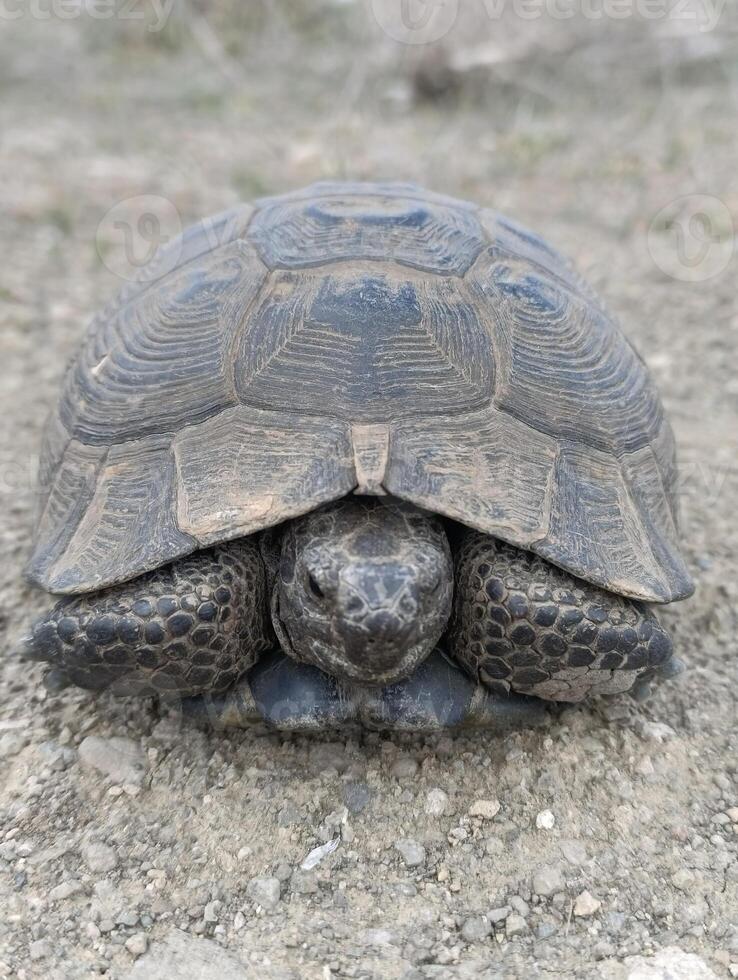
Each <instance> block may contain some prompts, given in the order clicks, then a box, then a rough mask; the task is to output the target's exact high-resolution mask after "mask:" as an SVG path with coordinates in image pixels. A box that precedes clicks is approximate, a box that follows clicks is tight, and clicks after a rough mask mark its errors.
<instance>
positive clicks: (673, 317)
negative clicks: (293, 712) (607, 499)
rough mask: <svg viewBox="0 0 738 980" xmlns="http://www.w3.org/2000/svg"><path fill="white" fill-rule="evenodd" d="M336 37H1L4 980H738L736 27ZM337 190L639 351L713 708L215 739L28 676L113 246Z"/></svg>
mask: <svg viewBox="0 0 738 980" xmlns="http://www.w3.org/2000/svg"><path fill="white" fill-rule="evenodd" d="M26 9H27V8H26V7H23V8H22V10H23V11H26ZM152 9H153V8H152ZM307 10H308V8H307V5H305V6H303V4H302V3H296V4H293V5H290V6H289V7H288V6H287V5H286V4H284V5H282V4H268V3H262V4H254V5H253V6H252V5H248V6H246V5H244V8H243V9H241V8H238V7H236V8H231V7H230V6H229V5H228V4H225V5H222V6H220V5H219V6H218V7H217V9H216V8H210V7H209V6H208V5H207V4H199V5H197V6H194V5H193V6H192V7H189V6H187V7H185V6H184V5H183V6H182V8H181V10H180V9H179V8H178V13H177V14H176V15H173V16H172V18H171V21H170V23H168V25H167V27H166V29H165V30H163V31H160V32H156V31H147V30H146V26H145V25H144V24H142V23H140V22H138V21H130V20H123V19H121V18H118V19H116V20H111V21H99V20H93V19H92V18H91V17H90V16H88V15H86V14H84V11H83V10H82V8H80V11H82V12H80V11H78V13H79V16H78V17H77V18H76V19H68V20H60V19H55V18H53V17H52V18H51V19H50V20H40V19H38V18H34V17H33V16H31V15H30V14H29V13H22V16H20V17H19V18H18V19H16V20H13V21H12V22H9V21H7V20H5V19H3V21H2V22H1V23H0V86H1V87H2V93H3V97H2V99H0V134H2V145H3V150H2V156H1V157H0V203H1V207H0V240H1V241H2V245H3V261H2V263H1V264H0V323H1V325H2V331H1V332H0V349H1V351H2V362H1V363H0V371H1V372H2V386H1V390H0V499H1V502H2V507H0V549H1V551H0V555H1V560H0V616H1V625H2V629H3V638H4V644H5V649H6V652H7V656H6V657H5V658H4V660H3V663H2V674H1V678H0V683H1V684H2V695H1V703H2V710H1V713H0V758H2V765H1V767H0V786H1V787H2V788H1V790H0V976H12V977H18V978H20V980H24V978H31V977H44V978H67V977H74V978H77V977H92V976H98V975H105V976H109V977H114V978H127V977H130V978H152V977H153V978H157V977H164V978H169V977H189V976H191V977H199V978H205V980H208V978H211V977H212V978H215V977H217V978H218V980H230V978H235V977H254V978H259V980H261V978H275V980H276V978H280V980H281V978H285V980H286V978H295V980H297V978H303V977H304V978H308V980H313V978H315V980H329V978H331V977H355V978H390V980H391V978H404V980H424V978H445V977H450V978H455V977H458V978H466V977H485V978H504V980H507V978H516V977H525V978H528V977H545V978H550V977H586V978H589V977H598V978H599V977H602V978H605V980H626V978H630V980H635V978H638V980H644V978H647V980H659V978H661V980H665V978H667V977H668V978H671V980H700V978H712V977H728V976H733V977H735V976H738V895H737V891H738V768H737V764H736V729H735V720H736V685H737V683H738V658H736V656H735V646H736V640H735V633H736V618H737V616H736V608H737V602H738V585H737V584H736V581H735V578H734V575H733V571H734V567H735V556H736V551H737V550H738V548H737V546H738V533H737V531H736V519H735V506H734V503H735V499H736V498H735V493H736V483H737V482H738V481H737V479H736V463H735V460H736V449H738V445H737V444H738V426H737V425H736V421H737V413H736V400H737V397H738V383H737V382H736V376H735V369H736V349H735V348H736V344H735V338H736V330H737V329H738V308H737V306H736V298H735V286H734V283H735V273H736V261H738V260H737V259H736V257H735V256H734V255H732V219H731V215H732V216H733V219H734V218H735V217H736V216H738V175H737V172H736V166H735V152H736V143H735V112H736V99H735V88H734V83H735V77H734V76H735V72H736V68H735V66H736V64H737V63H738V59H736V57H735V55H736V51H735V44H734V42H733V40H732V34H731V32H730V30H729V27H730V24H729V23H726V24H724V25H722V26H719V27H718V28H717V29H716V30H713V31H711V32H699V31H697V32H692V33H686V34H685V33H684V32H682V31H681V27H683V26H684V25H683V24H682V25H681V26H680V24H677V23H667V22H659V23H656V24H655V25H650V24H649V25H644V24H642V23H641V24H638V25H636V24H626V25H624V26H622V25H619V24H617V23H612V22H611V23H608V24H607V26H604V25H598V24H595V23H594V22H586V23H585V22H583V21H582V22H581V23H580V20H575V21H571V22H567V21H563V22H561V21H557V22H553V23H546V22H545V20H544V21H535V22H526V21H524V20H522V19H520V18H518V19H517V20H515V19H512V20H511V19H510V18H507V19H505V20H504V22H500V23H499V24H498V25H497V26H496V29H495V31H492V30H491V28H490V21H489V20H485V21H484V22H483V23H482V24H481V25H479V24H477V27H478V28H479V30H478V31H476V32H475V30H474V29H473V27H474V25H473V24H471V26H470V23H469V22H467V21H460V22H459V24H458V29H457V30H456V31H455V32H454V31H451V32H450V33H449V34H448V36H447V37H445V38H444V39H443V41H442V42H437V43H435V44H430V45H425V46H422V49H419V48H415V47H408V46H404V45H400V44H397V43H396V42H394V41H392V40H391V39H390V38H388V37H387V36H386V35H385V34H382V32H381V31H380V30H379V28H378V26H377V23H376V22H375V21H373V20H371V19H370V18H369V16H368V14H367V9H366V5H363V4H358V3H357V4H351V3H343V4H338V3H335V4H333V5H331V4H327V3H316V4H313V5H311V12H310V13H308V12H307ZM182 11H187V13H186V14H185V13H183V12H182ZM729 15H731V10H730V9H729V10H727V11H726V12H725V14H724V17H725V19H726V21H729V20H730V17H729ZM150 23H151V21H149V25H150ZM677 27H679V30H677ZM481 28H484V30H485V31H486V34H485V35H484V36H483V35H482V34H481ZM647 28H648V29H647ZM605 32H607V34H606V33H605ZM481 41H484V42H485V44H486V47H485V45H484V44H482V45H481V48H480V44H479V43H478V42H481ZM493 41H494V45H493V44H492V42H493ZM472 42H474V43H472ZM325 176H339V177H342V176H352V177H359V178H376V177H394V178H410V179H415V180H418V181H420V182H422V183H424V184H426V185H428V186H431V187H433V188H434V189H437V190H441V191H445V192H448V193H451V194H458V195H461V196H466V197H470V198H473V199H476V200H478V201H480V202H482V203H485V204H488V205H490V206H493V207H496V208H498V209H500V210H502V211H505V212H508V213H510V214H512V215H514V216H515V217H517V218H518V219H519V220H522V221H524V222H525V223H527V224H529V225H531V226H533V227H535V228H536V229H537V230H539V231H540V232H542V233H543V234H545V235H546V236H547V237H548V238H550V239H551V240H552V241H554V242H555V243H556V244H558V245H559V246H560V247H561V248H562V249H563V250H564V251H566V252H568V253H569V254H570V255H571V256H572V257H573V258H574V259H575V260H576V261H577V263H578V265H579V267H580V269H581V270H582V271H583V272H584V273H585V274H586V275H587V276H588V277H589V278H590V279H591V281H592V282H593V284H594V285H595V286H596V287H597V288H598V289H599V290H600V291H601V292H602V294H603V295H604V296H605V297H606V299H607V302H608V303H609V305H610V307H611V308H612V309H613V310H614V311H615V312H616V313H617V314H618V315H619V317H620V318H621V320H622V323H623V326H624V328H625V329H626V331H627V332H628V334H629V335H630V336H631V337H632V338H633V339H634V341H635V342H636V343H637V345H638V347H639V349H640V350H641V352H642V353H643V355H644V357H645V358H646V360H647V362H648V363H649V365H650V367H651V368H652V370H653V372H654V374H655V376H656V378H657V380H658V382H659V384H660V386H661V389H662V391H663V395H664V400H665V403H666V406H667V409H668V411H669V412H670V414H671V417H672V419H673V422H674V427H675V430H676V433H677V437H678V440H679V445H680V450H681V461H682V502H683V517H684V538H685V550H686V554H687V556H688V560H689V564H690V567H691V569H692V571H693V573H694V575H695V577H696V580H697V583H698V591H697V593H696V595H695V597H694V598H693V599H691V600H689V601H687V602H685V603H682V604H679V605H678V606H675V607H674V608H667V609H666V610H665V611H664V620H665V621H666V623H667V624H668V625H669V626H670V628H671V629H672V630H673V633H674V636H675V640H676V643H677V647H678V652H679V653H680V655H681V656H682V657H683V658H684V659H685V661H686V662H687V664H688V670H687V672H686V673H685V674H684V675H683V676H682V677H681V678H679V679H678V680H677V681H674V682H671V683H670V684H669V685H667V686H663V687H662V688H660V689H659V690H658V691H657V692H656V693H655V695H654V697H653V698H652V699H651V700H649V701H647V702H639V703H636V702H635V701H633V700H632V699H630V698H627V697H625V698H618V699H613V700H602V701H599V702H595V703H593V704H590V705H588V706H586V707H576V708H571V709H567V710H565V711H564V712H563V713H562V714H560V715H558V716H557V717H555V718H554V717H551V719H550V721H549V723H548V725H547V726H546V727H544V728H543V729H542V730H537V731H535V732H523V733H517V734H514V735H510V736H509V737H507V738H505V739H497V740H496V739H490V738H482V737H478V738H458V739H455V740H454V739H450V738H446V737H439V738H434V739H418V738H410V737H403V738H392V739H390V738H385V737H382V736H379V735H375V734H366V735H350V736H349V735H345V734H344V735H335V736H333V737H332V738H331V739H328V740H319V739H310V738H302V737H281V736H277V735H273V734H266V735H264V734H256V733H250V732H244V733H236V734H229V735H216V734H210V733H206V732H201V731H199V730H196V729H194V728H192V727H191V726H188V725H186V724H181V723H180V722H179V721H178V719H177V718H176V716H174V715H167V714H166V713H162V712H161V711H160V710H158V709H157V707H156V706H155V705H153V704H152V703H150V702H148V701H146V702H141V703H130V702H125V701H115V700H113V699H110V698H104V697H103V698H99V699H95V698H93V697H91V696H88V695H87V694H85V693H83V692H79V691H75V690H69V689H68V690H66V691H63V692H61V693H51V692H47V690H46V689H45V687H44V686H43V684H42V682H41V671H40V670H37V669H29V668H28V667H27V666H25V665H23V664H21V663H20V662H18V660H17V659H16V658H15V657H14V656H13V649H14V644H15V643H16V642H17V638H18V637H19V635H20V634H21V633H22V631H23V629H24V626H25V625H26V624H27V623H28V620H29V619H30V618H31V616H32V615H33V614H34V613H36V612H37V611H39V610H40V609H41V607H42V606H43V604H44V597H43V596H42V595H40V594H39V593H37V592H35V591H34V590H32V589H30V588H29V587H28V586H27V585H24V584H23V582H22V580H21V577H20V570H21V567H22V564H23V562H24V560H25V559H26V557H27V555H28V551H29V542H30V533H31V527H32V515H33V509H34V493H33V472H34V468H35V465H36V454H37V448H38V440H39V434H40V429H41V426H42V423H43V419H44V416H45V413H46V411H47V410H48V408H49V406H50V405H51V403H52V400H53V398H54V395H55V391H56V389H57V385H58V382H59V379H60V376H61V373H62V371H63V367H64V364H65V361H66V359H67V358H68V356H69V355H70V353H71V352H72V350H73V349H74V346H75V344H76V343H77V341H78V339H79V337H80V334H81V332H82V330H83V329H84V325H85V323H86V321H87V320H88V319H89V317H90V315H91V313H92V312H93V311H94V310H95V308H96V307H98V306H99V305H100V304H101V303H102V302H104V301H105V300H106V299H108V298H109V297H110V295H111V294H112V293H113V292H114V291H115V289H117V288H118V287H119V285H120V276H121V275H123V276H125V275H126V270H127V260H126V253H125V248H124V245H125V242H124V240H123V239H122V237H121V234H120V229H116V226H115V221H116V220H127V221H129V222H130V221H134V220H135V217H136V215H137V214H140V213H141V201H140V195H157V196H158V197H160V198H163V199H165V200H164V202H162V201H158V203H157V205H156V206H157V208H158V209H159V211H158V213H160V214H161V220H162V223H163V226H164V227H166V228H168V227H169V224H167V223H168V222H169V223H170V224H171V225H176V223H177V221H178V220H180V219H181V221H182V222H183V223H188V222H190V221H192V220H196V219H197V218H199V217H201V216H203V215H206V214H209V213H211V212H214V211H217V210H220V209H222V208H224V207H227V206H229V205H231V204H232V203H234V202H235V201H237V200H239V199H241V198H247V197H249V196H253V195H255V194H261V193H265V192H272V191H281V190H284V189H288V188H291V187H296V186H299V185H301V184H304V183H307V182H309V181H311V180H314V179H318V178H320V177H325ZM685 195H688V196H689V197H688V199H687V201H686V202H684V201H681V202H680V199H681V198H682V197H683V196H685ZM695 195H699V197H695ZM130 199H133V200H132V201H131V200H130ZM126 201H128V202H129V203H127V204H126V203H123V204H121V203H120V202H126ZM167 202H169V203H168V204H167ZM675 202H676V203H675ZM664 208H666V209H667V210H666V212H664V211H663V210H662V209H664ZM111 209H114V210H113V211H112V213H109V212H110V211H111ZM106 215H108V217H105V216H106ZM690 215H692V218H693V220H692V223H691V224H689V223H685V221H686V219H687V218H689V216H690ZM700 215H702V217H700ZM121 216H122V218H121ZM131 227H132V229H133V232H134V240H133V247H134V251H135V250H136V249H137V250H138V251H137V252H136V255H138V256H140V255H142V254H145V252H146V249H147V248H148V238H149V237H151V229H150V228H149V229H147V227H144V226H137V225H135V224H134V225H132V226H131ZM680 228H681V229H682V230H684V231H685V234H686V238H685V240H684V241H683V242H682V245H683V248H682V251H681V252H680V251H679V239H678V237H677V233H678V232H679V229H680ZM705 229H707V230H708V231H709V232H710V234H711V236H712V237H711V238H709V237H708V238H706V239H705V240H704V241H702V244H700V241H701V238H704V234H703V232H704V231H705ZM136 235H137V236H138V237H137V238H136ZM690 236H692V238H691V239H690ZM129 244H130V243H129ZM701 248H702V250H703V251H702V252H700V249H701ZM129 265H130V263H129ZM690 279H692V280H695V279H696V280H699V281H688V280H690ZM329 842H334V844H335V846H333V849H332V850H331V849H330V848H326V849H325V850H324V852H318V854H317V855H316V854H315V852H314V849H315V848H318V847H320V846H321V845H323V844H327V843H329ZM311 852H312V853H313V854H314V858H313V859H314V860H315V858H318V857H319V858H320V860H318V862H317V864H316V865H315V866H314V867H313V868H312V869H309V870H305V869H303V867H302V864H303V863H304V862H305V859H306V858H307V856H308V855H309V854H311ZM328 852H329V853H328ZM308 863H309V862H308Z"/></svg>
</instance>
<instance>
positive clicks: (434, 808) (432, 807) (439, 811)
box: [425, 786, 448, 817]
mask: <svg viewBox="0 0 738 980" xmlns="http://www.w3.org/2000/svg"><path fill="white" fill-rule="evenodd" d="M447 810H448V794H447V793H445V792H444V791H443V790H442V789H439V788H438V787H437V786H435V787H434V788H433V789H429V790H428V793H427V795H426V798H425V812H426V813H427V814H428V816H430V817H442V816H443V814H444V813H445V812H446V811H447Z"/></svg>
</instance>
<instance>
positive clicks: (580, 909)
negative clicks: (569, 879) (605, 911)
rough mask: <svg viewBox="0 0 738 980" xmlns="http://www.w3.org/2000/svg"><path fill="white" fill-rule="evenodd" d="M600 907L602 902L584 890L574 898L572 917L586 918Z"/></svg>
mask: <svg viewBox="0 0 738 980" xmlns="http://www.w3.org/2000/svg"><path fill="white" fill-rule="evenodd" d="M601 905H602V902H601V901H600V900H599V899H598V898H595V897H594V895H592V894H591V893H590V892H588V891H587V890H586V889H585V890H584V891H583V892H581V893H580V894H579V895H577V897H576V900H575V902H574V915H576V916H578V917H579V918H586V917H587V916H590V915H594V914H595V912H597V911H598V910H599V908H600V906H601Z"/></svg>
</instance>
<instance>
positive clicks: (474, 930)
mask: <svg viewBox="0 0 738 980" xmlns="http://www.w3.org/2000/svg"><path fill="white" fill-rule="evenodd" d="M491 931H492V926H491V925H490V921H489V919H488V918H487V916H486V915H470V916H469V918H468V919H465V920H464V923H463V925H462V927H461V938H462V939H463V940H464V941H465V942H467V943H478V942H481V941H482V940H483V939H486V938H487V936H489V934H490V933H491Z"/></svg>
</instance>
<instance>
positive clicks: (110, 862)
mask: <svg viewBox="0 0 738 980" xmlns="http://www.w3.org/2000/svg"><path fill="white" fill-rule="evenodd" d="M80 850H81V853H82V860H83V861H84V862H85V864H86V865H87V867H88V868H89V869H90V871H94V872H96V873H100V874H105V873H107V872H109V871H113V869H114V868H116V867H117V866H118V855H117V854H116V853H115V851H114V850H113V848H112V847H109V846H108V845H107V844H103V843H102V842H101V841H86V842H85V843H84V844H82V847H81V848H80Z"/></svg>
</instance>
